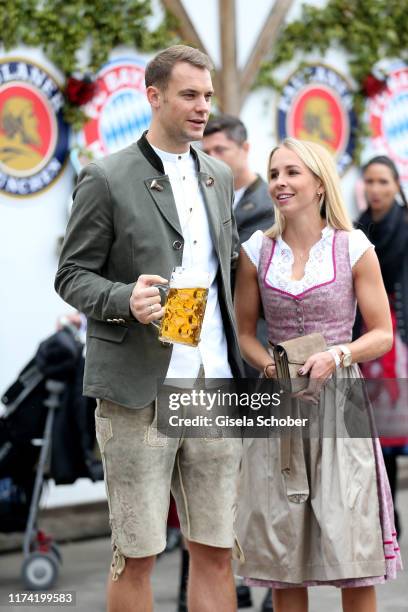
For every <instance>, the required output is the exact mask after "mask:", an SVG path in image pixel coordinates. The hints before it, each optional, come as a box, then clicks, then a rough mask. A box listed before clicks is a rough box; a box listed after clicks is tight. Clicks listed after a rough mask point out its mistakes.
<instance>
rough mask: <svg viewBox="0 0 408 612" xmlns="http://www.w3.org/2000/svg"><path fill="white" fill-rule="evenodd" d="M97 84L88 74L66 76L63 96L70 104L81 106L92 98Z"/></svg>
mask: <svg viewBox="0 0 408 612" xmlns="http://www.w3.org/2000/svg"><path fill="white" fill-rule="evenodd" d="M96 89H97V85H96V83H95V80H94V78H93V77H92V76H91V75H90V74H85V75H84V76H83V77H79V78H78V77H74V76H70V77H68V80H67V84H66V87H65V96H66V97H67V99H68V101H69V102H71V104H75V105H77V106H82V105H83V104H87V103H88V102H90V101H91V100H92V98H93V97H94V95H95V93H96Z"/></svg>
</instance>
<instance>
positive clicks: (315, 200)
mask: <svg viewBox="0 0 408 612" xmlns="http://www.w3.org/2000/svg"><path fill="white" fill-rule="evenodd" d="M268 175H269V192H270V194H271V196H272V199H273V201H274V204H275V215H276V216H275V219H276V222H275V225H274V226H273V227H272V228H271V230H269V231H268V232H266V234H263V233H262V232H255V234H253V235H252V236H251V238H250V239H249V240H248V241H247V242H246V243H244V244H243V245H242V246H243V248H242V251H241V254H240V262H239V267H238V273H237V285H236V292H235V307H236V315H237V322H238V333H239V340H240V345H241V350H242V354H243V357H244V358H245V359H246V360H247V361H248V362H249V363H250V364H252V365H253V366H254V367H256V368H257V369H258V370H259V371H261V372H263V373H264V375H265V376H266V377H274V376H275V366H274V363H273V360H272V359H271V356H270V355H269V353H268V351H267V350H265V349H264V348H263V346H262V345H261V344H260V343H259V342H258V340H257V339H256V335H255V332H256V321H257V318H258V312H259V309H260V305H261V303H262V306H263V309H264V312H265V318H266V322H267V326H268V333H269V339H270V341H271V342H272V343H276V342H279V341H284V340H288V339H291V338H295V337H298V336H303V335H307V334H309V333H312V332H321V333H322V334H323V335H324V337H325V340H326V342H327V345H328V347H329V350H327V351H320V352H317V353H315V354H314V355H312V356H311V357H310V358H309V359H308V360H307V361H306V363H305V364H304V365H303V366H302V367H301V368H300V372H301V373H308V374H309V375H310V383H309V387H310V388H311V390H310V393H311V394H314V395H315V396H316V390H319V389H320V392H319V398H320V399H319V410H320V411H321V414H322V415H323V422H326V421H327V422H332V423H333V422H334V423H336V422H337V418H338V415H339V412H340V405H339V403H338V402H340V395H341V394H339V393H338V391H336V389H337V390H338V389H339V386H341V385H340V383H342V384H343V385H346V386H347V385H348V386H349V387H350V388H351V387H352V386H353V383H354V382H355V381H356V380H357V381H358V379H359V377H360V373H359V369H358V366H357V365H356V364H357V362H364V361H367V360H370V359H373V358H375V357H378V356H379V355H382V354H384V353H385V352H386V351H388V350H389V348H390V346H391V343H392V326H391V320H390V314H389V307H388V300H387V295H386V292H385V289H384V285H383V282H382V279H381V271H380V267H379V264H378V260H377V257H376V255H375V252H374V249H373V248H372V245H371V243H370V242H369V241H368V239H367V238H366V237H365V235H364V234H363V232H361V231H359V230H353V229H352V225H351V222H350V220H349V218H348V215H347V213H346V209H345V207H344V204H343V202H342V199H341V194H340V188H339V179H338V176H337V173H336V170H335V166H334V163H333V160H332V158H331V156H330V154H329V153H328V152H327V151H326V150H325V149H323V148H322V147H320V146H319V145H316V144H314V143H310V142H306V141H299V140H295V139H292V138H288V139H286V140H285V141H284V142H283V143H282V144H281V145H280V146H278V147H276V148H275V149H274V150H273V151H272V153H271V155H270V159H269V165H268ZM356 302H357V303H358V306H359V309H360V311H361V313H362V316H363V318H364V321H365V325H366V328H367V331H366V333H365V334H364V335H363V336H361V337H360V338H358V339H357V340H355V341H354V342H351V333H352V327H353V323H354V318H355V308H356ZM342 366H344V367H342ZM323 383H324V384H323ZM341 397H343V398H344V395H341ZM292 403H293V407H294V409H296V410H301V409H304V402H300V401H298V400H296V399H294V400H292ZM302 406H303V408H302ZM364 409H365V410H366V411H368V406H367V405H365V406H364ZM280 442H281V441H280V440H279V439H276V438H272V437H270V438H268V439H255V440H249V439H245V441H244V459H243V464H242V480H241V489H240V500H239V505H238V511H237V535H238V539H239V540H240V542H241V544H242V548H243V554H244V557H245V558H244V559H243V560H241V561H242V564H241V566H240V569H239V570H238V573H240V574H241V575H243V576H245V578H246V581H247V583H248V584H251V585H260V586H268V587H273V596H274V610H275V612H291V611H296V612H305V611H306V610H307V609H308V596H307V587H308V586H311V585H320V584H326V585H327V584H333V585H336V586H339V587H341V588H342V601H343V610H344V611H346V612H374V611H375V609H376V599H375V589H374V585H375V584H377V583H380V582H384V580H385V579H386V578H394V577H395V575H396V570H397V569H398V568H399V566H400V557H399V549H398V545H397V543H396V540H395V529H394V526H393V514H392V501H391V496H390V494H389V485H388V481H387V479H386V473H385V469H384V464H383V460H382V455H381V451H380V448H379V444H377V441H376V440H374V442H373V440H372V439H371V438H369V437H366V438H346V437H344V436H343V437H340V436H338V437H336V436H331V437H321V438H319V437H314V438H312V437H310V438H309V439H307V440H306V439H305V440H302V438H300V439H299V438H297V439H295V440H294V441H293V442H294V443H293V444H291V450H290V459H289V469H283V466H282V461H281V456H280V452H281V443H280ZM294 491H295V494H293V492H294ZM296 491H297V493H296Z"/></svg>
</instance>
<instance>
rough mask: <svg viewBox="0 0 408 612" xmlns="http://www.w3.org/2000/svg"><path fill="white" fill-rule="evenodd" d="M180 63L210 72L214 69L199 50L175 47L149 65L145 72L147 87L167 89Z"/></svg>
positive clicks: (206, 56)
mask: <svg viewBox="0 0 408 612" xmlns="http://www.w3.org/2000/svg"><path fill="white" fill-rule="evenodd" d="M179 62H187V64H191V66H195V67H196V68H202V69H203V70H204V69H205V70H209V71H210V72H211V70H213V68H214V66H213V65H212V63H211V60H210V58H209V57H208V55H206V54H205V53H203V52H202V51H200V50H199V49H194V47H188V46H187V45H173V46H172V47H169V48H168V49H165V50H164V51H161V52H160V53H158V54H157V55H156V56H155V57H154V58H153V59H152V60H150V62H149V63H148V64H147V66H146V71H145V83H146V87H149V86H150V85H154V86H155V87H159V88H160V89H162V90H164V89H166V88H167V85H168V82H169V80H170V76H171V72H172V70H173V68H174V66H175V65H176V64H178V63H179Z"/></svg>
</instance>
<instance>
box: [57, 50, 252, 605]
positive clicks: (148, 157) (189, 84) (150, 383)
mask: <svg viewBox="0 0 408 612" xmlns="http://www.w3.org/2000/svg"><path fill="white" fill-rule="evenodd" d="M211 69H212V66H211V64H210V61H209V59H208V57H207V56H206V55H204V54H203V53H201V52H200V51H198V50H196V49H193V48H191V47H186V46H183V45H176V46H173V47H170V48H169V49H166V50H165V51H163V52H161V53H159V54H158V55H157V56H156V57H155V58H154V59H153V60H152V61H151V62H150V63H149V64H148V66H147V67H146V74H145V80H146V95H147V99H148V101H149V103H150V105H151V108H152V120H151V125H150V127H149V130H148V131H147V132H146V133H145V134H144V135H143V136H142V137H141V138H140V140H139V141H138V142H137V143H135V144H133V145H131V146H130V147H128V148H126V149H124V150H122V151H119V152H118V153H116V154H114V155H110V156H109V157H107V158H105V159H104V160H100V161H98V162H95V163H91V164H89V165H88V166H86V167H85V169H84V170H83V171H82V172H81V174H80V177H79V181H78V185H77V187H76V190H75V193H74V204H73V208H72V214H71V218H70V221H69V224H68V228H67V233H66V237H65V241H64V245H63V248H62V253H61V259H60V265H59V270H58V273H57V277H56V289H57V291H58V292H59V294H60V295H61V296H62V297H63V298H64V299H66V301H67V302H69V303H71V304H72V305H74V306H76V307H77V308H78V309H79V310H80V311H82V312H84V313H85V314H86V315H87V317H88V329H87V356H86V367H85V378H84V391H85V394H86V395H90V396H93V397H96V398H98V408H97V412H96V429H97V438H98V443H99V446H100V449H101V454H102V458H103V462H104V470H105V484H106V489H107V494H108V502H109V514H110V524H111V529H112V544H113V551H114V553H113V562H112V580H110V581H109V589H108V610H109V612H139V611H140V612H141V611H143V612H146V611H151V610H153V596H152V592H151V585H150V576H151V572H152V568H153V565H154V560H155V556H156V555H157V554H158V553H160V552H162V551H163V550H164V548H165V544H166V542H165V533H166V519H167V511H168V502H169V494H170V483H171V489H172V492H173V495H174V496H175V499H176V502H177V508H178V514H179V517H180V523H181V528H182V531H183V534H184V536H185V538H186V540H187V543H188V548H189V551H190V557H191V565H190V582H189V602H188V605H189V610H190V612H206V611H208V612H217V611H219V612H230V611H231V612H232V611H233V610H235V609H236V601H235V589H234V581H233V576H232V570H231V548H232V545H233V529H232V523H233V505H234V502H235V492H236V484H237V482H236V481H237V476H238V466H239V461H240V450H241V444H240V441H239V440H231V439H226V438H218V439H217V440H211V441H207V440H204V439H197V438H195V439H183V438H181V439H175V438H171V437H165V436H163V435H158V433H157V429H156V427H155V424H156V418H157V415H156V407H155V398H156V395H157V380H158V379H163V378H167V379H171V378H172V379H174V378H182V377H187V378H190V379H195V378H197V377H198V376H199V372H201V371H202V369H203V370H204V372H205V376H206V377H210V378H230V377H231V376H233V375H234V376H239V375H240V374H241V372H242V365H241V360H240V355H239V348H238V343H237V337H236V332H235V328H234V322H233V306H232V299H231V293H230V288H229V287H230V268H231V260H233V259H235V258H236V250H237V248H236V244H237V235H236V230H235V223H234V221H233V219H232V212H231V206H232V199H233V187H232V176H231V174H230V172H229V170H228V169H227V168H225V166H224V165H223V164H219V163H218V162H217V161H216V160H212V159H211V158H208V157H207V156H206V155H205V154H204V153H202V152H201V151H197V150H195V149H194V148H193V147H191V146H190V142H192V141H196V140H200V139H201V138H202V135H203V131H204V127H205V125H206V122H207V120H208V115H209V112H210V106H211V96H212V94H213V88H212V82H211V75H210V70H211ZM175 266H183V267H187V268H191V267H195V269H197V270H200V271H205V272H208V273H209V274H210V275H211V286H210V289H209V294H208V301H207V308H206V314H205V317H204V322H203V329H202V334H201V342H200V345H199V347H197V348H192V347H187V346H183V345H172V346H171V347H169V346H168V345H162V344H161V343H160V342H159V340H158V337H157V330H156V329H155V327H154V326H153V325H150V323H151V322H152V321H156V320H158V319H159V318H160V317H161V316H162V315H163V308H162V307H161V304H160V296H159V290H158V288H157V287H155V286H154V284H155V283H163V282H167V279H168V278H169V275H170V271H171V269H172V268H173V267H175Z"/></svg>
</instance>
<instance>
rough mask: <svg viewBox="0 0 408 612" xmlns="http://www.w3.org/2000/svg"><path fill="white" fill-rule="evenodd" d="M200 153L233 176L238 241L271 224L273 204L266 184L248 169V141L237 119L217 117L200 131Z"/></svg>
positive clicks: (246, 238) (243, 128)
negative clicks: (225, 165)
mask: <svg viewBox="0 0 408 612" xmlns="http://www.w3.org/2000/svg"><path fill="white" fill-rule="evenodd" d="M202 144H203V151H205V152H206V153H207V154H208V155H211V157H214V158H216V159H220V160H221V161H223V162H225V163H226V164H227V165H228V166H229V167H230V168H231V170H232V174H233V176H234V189H235V200H234V215H235V220H236V223H237V229H238V234H239V239H240V242H241V243H242V242H245V241H246V240H248V238H250V236H251V235H252V234H253V233H254V232H255V231H256V230H267V229H268V228H270V227H271V226H272V225H273V222H274V214H273V203H272V199H271V196H270V195H269V192H268V185H267V184H266V183H265V181H264V180H262V179H261V177H260V176H258V175H257V174H255V172H253V171H252V170H251V168H250V166H249V159H248V157H249V142H248V134H247V130H246V127H245V125H244V124H243V123H242V121H241V120H240V119H238V117H232V116H231V115H219V116H217V117H214V118H212V119H210V120H209V122H208V123H207V126H206V128H205V130H204V138H203V143H202Z"/></svg>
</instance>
